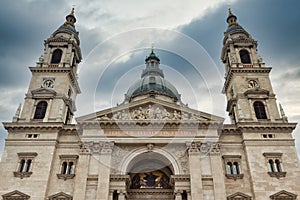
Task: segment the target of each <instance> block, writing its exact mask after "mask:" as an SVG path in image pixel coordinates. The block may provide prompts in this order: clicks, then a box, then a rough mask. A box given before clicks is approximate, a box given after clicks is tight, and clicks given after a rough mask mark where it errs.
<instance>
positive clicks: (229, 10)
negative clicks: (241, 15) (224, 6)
mask: <svg viewBox="0 0 300 200" xmlns="http://www.w3.org/2000/svg"><path fill="white" fill-rule="evenodd" d="M230 15H232V12H231V9H230V7H229V8H228V16H230Z"/></svg>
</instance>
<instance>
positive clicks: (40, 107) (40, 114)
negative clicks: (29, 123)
mask: <svg viewBox="0 0 300 200" xmlns="http://www.w3.org/2000/svg"><path fill="white" fill-rule="evenodd" d="M47 105H48V104H47V102H46V101H41V102H39V103H38V104H37V106H36V109H35V113H34V119H44V117H45V114H46V111H47Z"/></svg>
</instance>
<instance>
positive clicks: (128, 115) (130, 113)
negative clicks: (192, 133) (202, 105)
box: [97, 105, 208, 121]
mask: <svg viewBox="0 0 300 200" xmlns="http://www.w3.org/2000/svg"><path fill="white" fill-rule="evenodd" d="M97 119H98V120H99V121H106V120H175V121H176V120H194V121H197V120H204V121H207V120H208V119H206V118H203V117H201V116H200V115H196V114H194V113H188V112H183V111H182V112H181V111H178V110H167V109H166V108H162V107H157V106H152V105H148V107H141V106H140V107H138V108H135V109H132V110H122V111H117V112H113V113H110V114H105V115H102V116H100V117H98V118H97Z"/></svg>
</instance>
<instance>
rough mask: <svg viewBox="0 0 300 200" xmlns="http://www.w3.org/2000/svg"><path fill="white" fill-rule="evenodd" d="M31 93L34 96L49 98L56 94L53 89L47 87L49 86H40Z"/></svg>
mask: <svg viewBox="0 0 300 200" xmlns="http://www.w3.org/2000/svg"><path fill="white" fill-rule="evenodd" d="M31 94H32V96H33V97H36V98H39V97H42V98H47V97H48V98H49V97H54V96H56V92H55V91H54V90H52V89H47V88H39V89H36V90H32V91H31Z"/></svg>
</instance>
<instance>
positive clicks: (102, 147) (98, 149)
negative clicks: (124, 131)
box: [80, 141, 114, 155]
mask: <svg viewBox="0 0 300 200" xmlns="http://www.w3.org/2000/svg"><path fill="white" fill-rule="evenodd" d="M113 148H114V142H102V141H100V142H94V141H89V142H84V143H82V144H81V146H80V152H81V154H108V155H110V154H111V153H112V151H113Z"/></svg>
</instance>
